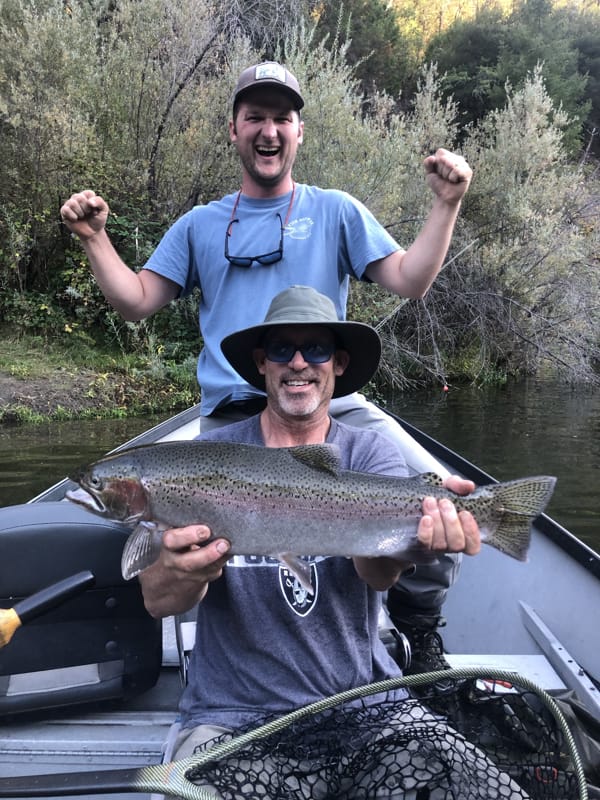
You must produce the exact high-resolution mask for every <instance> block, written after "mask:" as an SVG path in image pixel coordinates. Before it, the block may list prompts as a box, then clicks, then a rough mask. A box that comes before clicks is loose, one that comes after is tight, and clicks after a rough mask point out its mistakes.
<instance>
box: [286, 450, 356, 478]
mask: <svg viewBox="0 0 600 800" xmlns="http://www.w3.org/2000/svg"><path fill="white" fill-rule="evenodd" d="M286 449H287V451H288V453H289V454H290V455H291V456H293V457H294V458H295V459H296V460H297V461H300V462H301V463H302V464H305V465H306V466H307V467H311V468H312V469H318V470H320V471H322V472H330V473H331V474H332V475H337V474H338V473H339V471H340V469H341V467H342V459H341V456H340V450H339V447H338V446H337V445H335V444H304V445H298V446H297V447H287V448H286Z"/></svg>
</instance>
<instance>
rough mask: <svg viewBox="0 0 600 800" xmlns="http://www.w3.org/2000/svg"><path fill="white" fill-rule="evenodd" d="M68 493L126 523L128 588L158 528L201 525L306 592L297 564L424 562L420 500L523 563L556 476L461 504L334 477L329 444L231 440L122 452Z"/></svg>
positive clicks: (303, 570)
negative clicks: (322, 560) (465, 516)
mask: <svg viewBox="0 0 600 800" xmlns="http://www.w3.org/2000/svg"><path fill="white" fill-rule="evenodd" d="M73 480H75V481H76V482H77V483H79V485H80V487H81V488H80V489H78V490H76V491H73V492H67V497H68V498H69V500H72V501H74V502H76V503H79V504H80V505H82V506H84V507H85V508H87V509H88V510H90V511H92V512H94V513H96V514H99V515H100V516H102V517H107V518H109V519H112V520H116V521H119V522H122V523H125V524H126V525H131V526H132V527H134V530H133V533H132V534H131V536H130V537H129V539H128V540H127V542H126V544H125V548H124V550H123V558H122V562H121V568H122V572H123V577H124V578H125V579H126V580H128V579H130V578H133V577H134V576H135V575H138V574H139V573H140V572H142V571H143V570H144V569H146V568H147V567H148V566H150V564H152V563H153V562H154V561H155V560H156V558H157V557H158V553H159V551H160V547H161V540H162V531H164V530H166V529H168V528H180V527H184V526H186V525H193V524H200V523H203V524H206V525H208V526H209V528H210V529H211V531H212V536H213V538H221V537H223V538H225V539H228V540H229V541H230V542H231V550H230V553H231V555H263V556H272V557H276V558H278V559H280V560H281V561H283V562H284V563H285V564H286V565H287V566H288V568H289V569H290V570H291V571H292V572H293V573H294V574H295V575H296V577H297V578H298V580H299V581H300V582H301V584H302V585H303V586H304V587H305V588H306V589H308V590H309V591H312V589H311V584H310V563H308V562H307V561H306V560H304V559H302V558H301V557H302V556H305V557H306V556H312V557H316V556H346V557H353V556H365V557H372V558H376V557H378V556H388V557H392V558H397V559H400V560H407V561H413V562H415V563H431V562H432V561H435V560H436V558H437V556H436V555H435V554H434V553H432V551H431V550H429V549H428V548H427V547H426V546H425V545H423V544H421V543H420V542H419V540H418V538H417V526H418V523H419V520H420V519H421V517H422V515H423V511H422V503H423V498H424V497H426V496H433V497H436V498H441V497H448V498H450V499H451V500H452V501H453V502H454V504H455V506H456V508H457V509H458V510H461V509H467V510H468V511H471V513H472V514H473V515H474V517H475V519H476V520H477V522H478V524H479V529H480V531H481V536H482V541H484V542H486V543H487V544H489V545H492V547H495V548H497V549H498V550H501V551H502V552H503V553H507V554H508V555H510V556H512V557H513V558H516V559H519V560H521V561H525V560H526V558H527V550H528V548H529V541H530V536H531V530H530V528H531V523H532V521H533V520H534V519H535V517H537V516H538V514H540V513H541V512H542V511H543V510H544V508H545V507H546V504H547V503H548V501H549V499H550V497H551V495H552V492H553V490H554V484H555V482H556V479H555V478H552V477H536V478H523V479H521V480H515V481H510V482H507V483H498V484H492V485H489V486H483V487H480V488H478V489H477V490H476V491H475V492H473V493H472V494H470V495H468V496H465V497H461V496H458V495H455V494H454V493H453V492H450V491H448V490H446V489H444V488H443V487H442V486H441V480H440V478H439V477H438V476H437V475H433V474H429V473H426V474H423V475H417V476H415V477H411V478H396V477H389V476H384V475H374V474H370V473H363V472H353V471H350V470H343V469H341V467H340V457H339V451H338V448H337V447H336V446H335V445H329V444H324V445H304V446H300V447H288V448H270V447H260V446H257V445H245V444H233V443H230V442H210V441H209V442H203V441H191V442H163V443H159V444H152V445H141V446H139V447H133V448H130V449H128V450H121V451H119V452H117V453H115V454H113V455H109V456H106V457H105V458H102V459H101V460H100V461H97V462H96V463H94V464H91V465H90V466H88V467H85V468H83V469H82V470H81V471H80V472H79V473H78V474H77V475H76V476H74V477H73Z"/></svg>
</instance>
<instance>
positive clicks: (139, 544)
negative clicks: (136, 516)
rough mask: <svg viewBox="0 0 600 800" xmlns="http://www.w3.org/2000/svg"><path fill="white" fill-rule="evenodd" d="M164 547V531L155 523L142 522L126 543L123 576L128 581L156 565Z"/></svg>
mask: <svg viewBox="0 0 600 800" xmlns="http://www.w3.org/2000/svg"><path fill="white" fill-rule="evenodd" d="M161 546H162V530H161V529H160V528H159V527H158V526H157V525H156V524H155V523H153V522H140V523H138V525H136V527H135V529H134V531H133V533H132V534H131V536H130V537H129V538H128V539H127V541H126V542H125V547H124V548H123V554H122V556H121V574H122V575H123V578H124V579H125V580H126V581H129V580H131V578H135V576H136V575H139V574H140V572H143V571H144V570H145V569H147V568H148V567H149V566H150V565H151V564H154V562H155V561H156V559H157V558H158V554H159V553H160V548H161Z"/></svg>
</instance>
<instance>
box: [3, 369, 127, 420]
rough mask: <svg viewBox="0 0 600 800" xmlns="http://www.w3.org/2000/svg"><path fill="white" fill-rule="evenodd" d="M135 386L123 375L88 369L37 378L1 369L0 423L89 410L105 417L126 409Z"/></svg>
mask: <svg viewBox="0 0 600 800" xmlns="http://www.w3.org/2000/svg"><path fill="white" fill-rule="evenodd" d="M135 393H136V388H135V386H125V383H124V376H123V375H114V376H111V375H105V374H103V375H100V374H98V373H96V372H93V371H91V370H85V369H77V370H66V369H65V370H57V371H56V372H53V373H50V374H47V375H45V376H43V377H37V378H19V377H16V376H14V375H11V374H9V373H7V372H2V371H0V422H3V423H18V422H22V421H23V420H24V419H26V418H27V416H28V415H31V417H37V416H41V417H45V418H57V417H71V418H76V417H78V416H84V415H88V414H90V413H91V412H94V411H96V412H98V413H99V414H102V410H103V409H104V410H105V411H106V413H105V414H104V416H107V415H109V414H110V413H111V412H114V410H115V408H123V409H124V410H125V411H126V408H127V405H128V403H127V396H128V395H129V396H130V397H133V396H134V395H135Z"/></svg>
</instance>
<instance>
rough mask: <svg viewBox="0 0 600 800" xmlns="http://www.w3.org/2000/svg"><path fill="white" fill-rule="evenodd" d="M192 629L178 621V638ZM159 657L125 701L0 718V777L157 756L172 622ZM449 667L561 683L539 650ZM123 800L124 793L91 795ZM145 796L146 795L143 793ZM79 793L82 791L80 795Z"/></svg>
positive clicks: (171, 712) (141, 761)
mask: <svg viewBox="0 0 600 800" xmlns="http://www.w3.org/2000/svg"><path fill="white" fill-rule="evenodd" d="M191 635H193V631H192V626H190V627H189V628H187V630H186V629H185V627H184V636H183V643H184V648H185V646H186V642H185V640H186V639H187V638H189V636H191ZM163 645H164V665H163V668H162V670H161V674H160V678H159V681H158V683H157V684H156V686H155V687H154V688H153V689H151V690H150V691H148V692H146V693H144V694H143V695H140V696H139V697H137V698H134V699H132V700H129V701H124V702H119V703H114V704H109V705H108V707H105V706H103V707H102V710H100V709H99V708H97V707H96V708H93V709H91V710H87V709H85V708H81V709H77V708H71V709H70V710H58V711H52V712H50V711H49V712H46V713H42V712H40V713H37V714H35V715H29V714H28V715H24V716H14V717H12V718H11V719H8V720H5V721H3V722H0V777H9V776H18V775H36V774H47V773H56V772H80V771H90V772H96V771H100V770H104V769H107V770H108V769H117V768H120V767H138V766H145V765H149V764H156V763H160V762H161V760H162V757H163V746H164V743H165V741H166V739H167V735H168V732H169V729H170V727H171V725H172V723H173V722H174V721H175V718H176V708H177V702H178V699H179V695H180V693H181V689H182V680H181V672H180V667H179V655H178V652H177V647H176V644H175V637H174V628H173V627H171V626H165V633H164V635H163ZM446 657H447V660H448V662H449V663H450V665H451V666H452V667H472V666H481V667H490V668H492V667H493V668H494V669H496V670H508V671H515V672H517V673H519V674H520V675H522V676H524V677H526V678H529V680H531V681H533V682H534V683H536V684H537V685H539V686H541V687H542V688H545V689H547V690H549V691H556V690H561V689H564V688H565V686H564V683H563V682H562V680H561V678H560V676H559V675H558V674H557V672H556V671H555V670H554V669H553V667H552V665H551V664H550V662H549V661H548V659H547V658H546V657H545V656H544V655H543V654H540V655H532V654H525V655H514V654H513V655H506V654H498V655H490V654H481V655H473V654H467V655H465V654H448V655H447V656H446ZM96 796H97V797H100V798H102V797H106V798H108V797H111V798H113V800H114V798H118V799H122V800H124V799H125V798H126V797H130V796H131V795H129V794H110V795H108V794H107V795H96ZM142 796H143V797H146V798H149V797H150V795H142ZM81 797H82V798H83V796H81Z"/></svg>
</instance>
